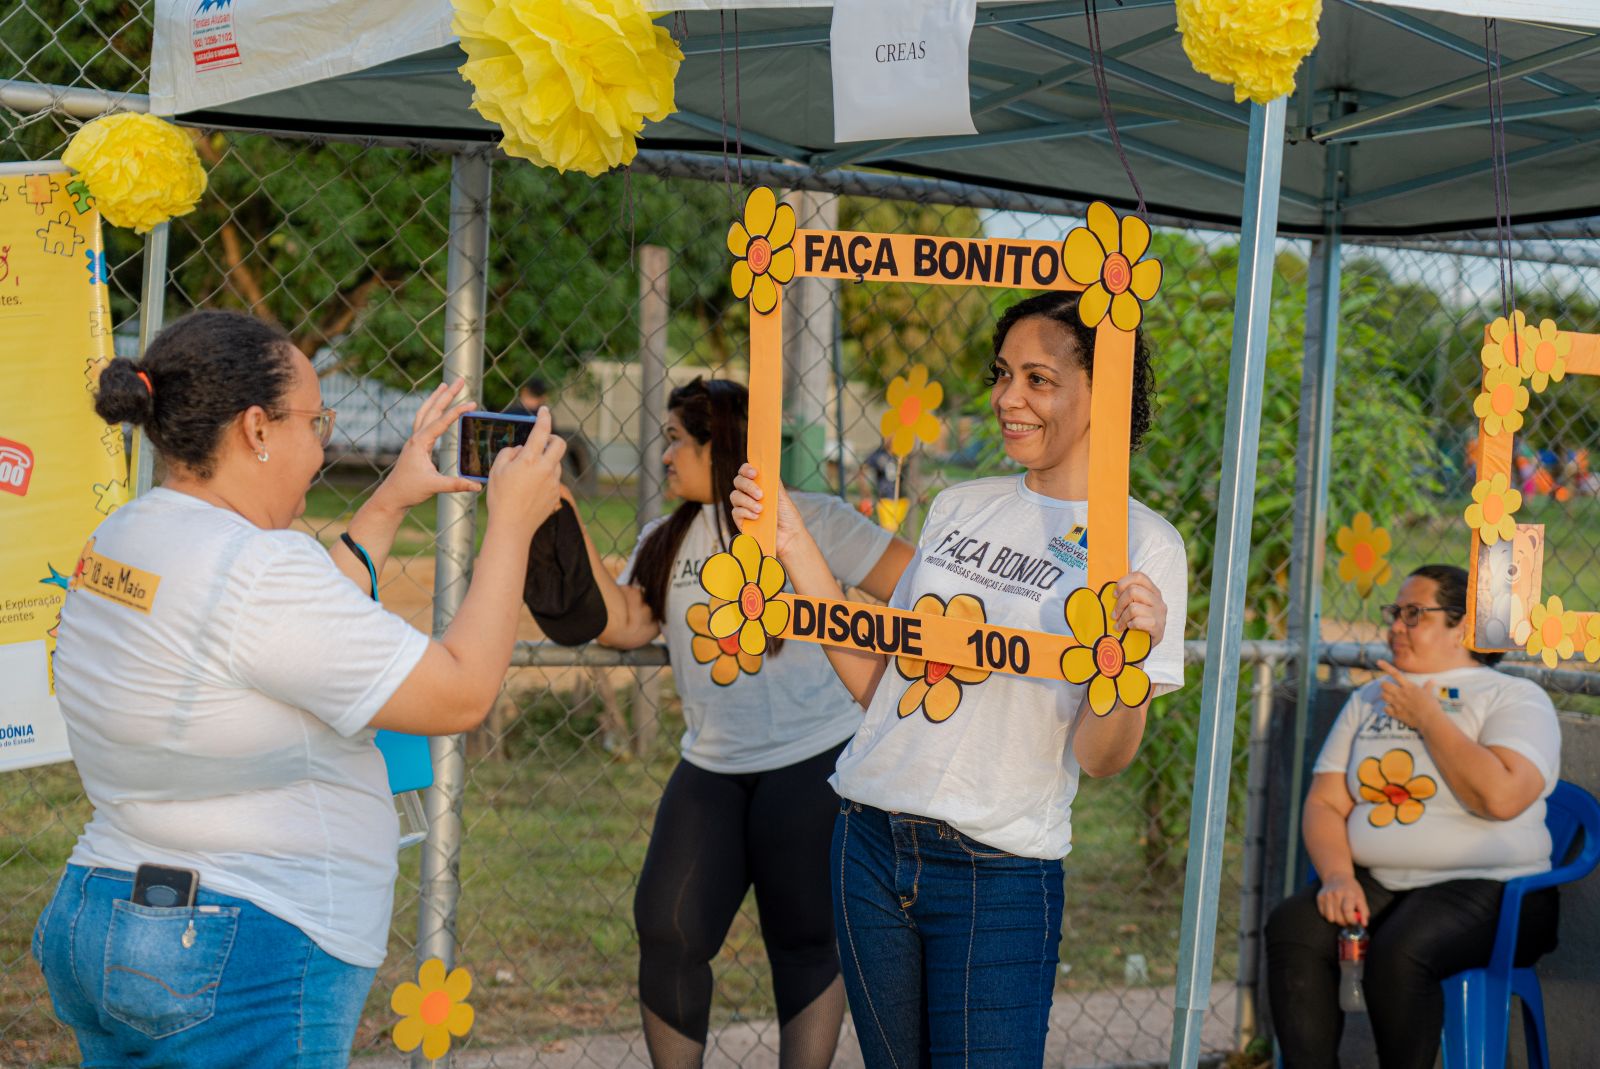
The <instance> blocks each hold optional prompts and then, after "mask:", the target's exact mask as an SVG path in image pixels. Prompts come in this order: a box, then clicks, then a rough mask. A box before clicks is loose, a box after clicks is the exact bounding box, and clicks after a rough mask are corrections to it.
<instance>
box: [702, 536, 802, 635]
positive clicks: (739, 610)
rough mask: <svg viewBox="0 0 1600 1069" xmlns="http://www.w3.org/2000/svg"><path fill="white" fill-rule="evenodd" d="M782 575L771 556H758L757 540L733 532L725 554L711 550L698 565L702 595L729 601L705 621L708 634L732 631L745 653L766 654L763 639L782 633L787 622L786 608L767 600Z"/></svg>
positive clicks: (759, 548) (776, 588)
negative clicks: (731, 541)
mask: <svg viewBox="0 0 1600 1069" xmlns="http://www.w3.org/2000/svg"><path fill="white" fill-rule="evenodd" d="M784 579H785V576H784V574H783V565H781V564H779V563H778V560H777V558H776V557H764V556H762V555H761V543H759V542H757V541H756V540H755V539H754V538H752V537H750V536H749V535H747V534H742V535H735V536H734V539H733V545H732V546H731V547H730V552H726V553H716V554H713V555H712V556H711V558H710V559H709V560H707V561H706V562H705V564H704V565H703V566H702V567H701V569H700V585H701V586H702V587H704V588H705V591H706V593H707V594H710V595H711V596H712V597H714V598H716V599H717V600H718V601H725V602H727V603H728V604H726V605H723V606H720V607H719V608H717V609H716V610H715V611H714V612H712V614H711V618H710V620H709V621H707V630H709V631H710V632H711V637H712V638H714V639H717V640H718V641H721V640H722V639H725V638H732V637H734V636H735V635H737V636H738V638H739V649H741V650H742V651H744V652H745V653H747V654H749V655H750V656H752V657H759V656H761V655H762V654H763V653H766V652H767V637H768V636H769V635H774V636H775V635H779V634H781V633H782V632H783V629H784V628H785V627H787V626H788V624H789V606H788V605H786V604H784V603H783V602H781V601H773V600H772V599H773V598H774V597H776V596H777V593H778V591H780V590H782V589H783V584H784Z"/></svg>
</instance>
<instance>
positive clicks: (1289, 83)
mask: <svg viewBox="0 0 1600 1069" xmlns="http://www.w3.org/2000/svg"><path fill="white" fill-rule="evenodd" d="M1177 9H1178V32H1179V33H1181V34H1183V50H1184V52H1186V53H1187V54H1188V56H1189V62H1190V63H1192V64H1194V69H1195V70H1197V71H1199V72H1200V73H1201V74H1204V75H1206V76H1207V77H1209V78H1210V79H1212V80H1213V81H1217V82H1223V83H1225V84H1228V85H1231V86H1233V99H1234V100H1235V101H1243V100H1245V99H1250V100H1253V101H1255V102H1256V103H1257V104H1269V103H1271V102H1272V101H1274V100H1276V99H1278V98H1279V97H1281V96H1287V95H1289V93H1290V92H1292V91H1293V90H1294V72H1295V69H1296V68H1298V67H1299V66H1300V61H1301V60H1303V59H1305V58H1306V56H1308V55H1310V54H1311V51H1312V50H1313V49H1314V48H1316V47H1317V20H1318V19H1319V18H1321V17H1322V0H1177Z"/></svg>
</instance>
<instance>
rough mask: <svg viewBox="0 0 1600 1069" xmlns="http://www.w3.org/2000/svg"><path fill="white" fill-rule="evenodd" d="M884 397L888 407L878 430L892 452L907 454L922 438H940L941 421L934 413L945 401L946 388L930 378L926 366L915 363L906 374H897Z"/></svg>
mask: <svg viewBox="0 0 1600 1069" xmlns="http://www.w3.org/2000/svg"><path fill="white" fill-rule="evenodd" d="M885 400H887V401H888V402H889V410H888V411H887V412H885V413H884V414H883V419H882V420H880V421H879V423H878V430H879V431H881V432H882V433H883V436H884V437H885V438H887V439H889V452H891V453H893V454H894V455H895V456H897V457H907V456H910V455H911V450H912V449H913V448H915V447H916V444H917V440H918V439H919V438H920V439H921V440H922V441H924V442H927V443H930V444H931V443H932V442H933V441H935V440H936V439H937V438H938V437H939V420H938V419H937V418H936V417H935V416H934V414H933V413H934V410H935V409H937V408H938V407H939V405H940V404H942V403H943V402H944V387H943V386H941V385H939V384H938V383H937V382H929V381H928V369H927V368H925V367H923V366H922V365H921V364H913V365H912V366H911V368H910V370H909V371H908V372H907V373H906V374H904V375H896V376H895V377H894V378H893V379H892V380H890V382H889V389H888V392H887V395H886V397H885Z"/></svg>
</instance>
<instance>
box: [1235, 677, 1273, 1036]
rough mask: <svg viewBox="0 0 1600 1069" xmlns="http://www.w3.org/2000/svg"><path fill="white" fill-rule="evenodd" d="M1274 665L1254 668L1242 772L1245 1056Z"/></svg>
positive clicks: (1252, 1011) (1253, 1010)
mask: <svg viewBox="0 0 1600 1069" xmlns="http://www.w3.org/2000/svg"><path fill="white" fill-rule="evenodd" d="M1277 667H1278V662H1277V660H1276V659H1275V658H1273V657H1264V658H1262V659H1261V660H1259V661H1257V662H1256V666H1255V678H1254V679H1253V680H1252V682H1251V684H1250V710H1251V713H1250V754H1249V758H1248V762H1247V765H1246V771H1245V783H1246V788H1245V803H1244V809H1245V820H1244V861H1243V864H1242V865H1241V868H1242V870H1243V872H1242V875H1241V877H1240V887H1241V891H1240V895H1239V984H1238V990H1237V1006H1238V1013H1237V1016H1236V1017H1235V1023H1234V1040H1235V1042H1236V1043H1237V1044H1238V1046H1239V1049H1240V1050H1243V1049H1244V1048H1245V1047H1247V1046H1249V1045H1250V1041H1251V1040H1252V1039H1254V1038H1255V1037H1256V1032H1257V1030H1258V1029H1259V1026H1260V1019H1261V1013H1260V1008H1261V999H1260V987H1261V967H1260V966H1261V961H1260V958H1261V955H1260V947H1261V936H1260V927H1261V912H1262V906H1263V902H1264V899H1265V895H1264V893H1263V892H1264V891H1265V889H1266V888H1265V882H1266V861H1267V759H1268V754H1267V738H1268V734H1269V733H1270V731H1271V729H1272V676H1273V673H1274V672H1276V670H1277Z"/></svg>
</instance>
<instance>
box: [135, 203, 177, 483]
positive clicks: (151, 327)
mask: <svg viewBox="0 0 1600 1069" xmlns="http://www.w3.org/2000/svg"><path fill="white" fill-rule="evenodd" d="M171 225H172V224H170V223H161V224H160V225H158V226H156V227H154V228H153V229H152V230H151V231H150V232H149V233H148V234H146V235H145V237H144V279H143V282H142V283H141V284H140V287H139V359H140V360H143V359H144V354H145V353H146V352H147V351H148V350H149V348H150V343H151V342H152V341H154V340H155V337H156V335H157V334H158V333H160V331H161V325H162V321H163V320H164V319H165V317H166V311H167V307H166V302H167V243H168V241H169V239H170V237H171ZM155 466H156V465H155V456H154V454H153V453H152V452H151V451H150V444H149V443H148V442H146V441H145V439H144V430H143V429H142V428H139V427H135V428H134V429H133V463H132V465H131V467H132V476H133V493H134V496H135V497H137V496H138V495H140V494H142V493H144V492H145V491H146V490H148V489H150V484H151V483H152V482H153V481H154V480H155Z"/></svg>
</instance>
